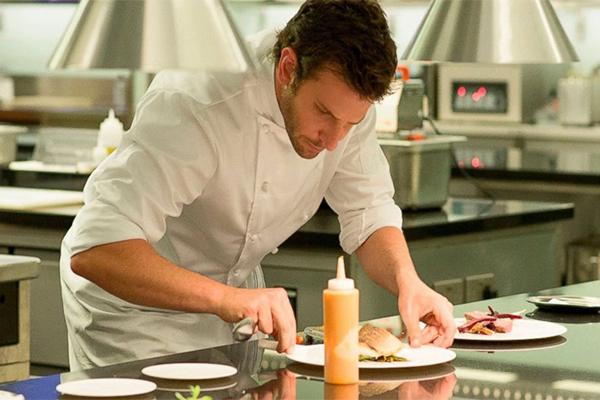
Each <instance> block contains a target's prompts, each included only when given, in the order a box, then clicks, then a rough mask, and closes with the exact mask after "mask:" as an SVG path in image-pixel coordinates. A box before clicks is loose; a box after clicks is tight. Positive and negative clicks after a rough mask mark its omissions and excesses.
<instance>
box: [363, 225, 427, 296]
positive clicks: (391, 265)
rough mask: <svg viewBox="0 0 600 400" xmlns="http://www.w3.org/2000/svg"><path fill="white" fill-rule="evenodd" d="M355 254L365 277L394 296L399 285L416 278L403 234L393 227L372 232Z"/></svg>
mask: <svg viewBox="0 0 600 400" xmlns="http://www.w3.org/2000/svg"><path fill="white" fill-rule="evenodd" d="M356 255H357V257H358V259H359V260H360V262H361V264H362V266H363V268H364V269H365V271H366V272H367V275H368V276H369V278H371V280H373V282H375V283H376V284H378V285H379V286H381V287H383V288H384V289H386V290H388V291H389V292H391V293H393V294H394V295H396V296H398V292H399V287H400V284H401V282H403V281H404V282H405V281H407V280H411V279H416V278H418V276H417V273H416V271H415V267H414V265H413V263H412V260H411V258H410V253H409V251H408V245H407V244H406V240H405V239H404V234H403V233H402V231H400V230H399V229H397V228H394V227H383V228H381V229H379V230H377V231H375V232H374V233H373V234H372V235H371V236H369V238H368V239H367V240H366V241H365V242H364V243H363V244H362V245H361V246H360V247H359V248H358V249H357V250H356Z"/></svg>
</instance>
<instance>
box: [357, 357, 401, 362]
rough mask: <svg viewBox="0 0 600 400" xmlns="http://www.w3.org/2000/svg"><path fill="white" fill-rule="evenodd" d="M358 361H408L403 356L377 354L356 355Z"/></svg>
mask: <svg viewBox="0 0 600 400" xmlns="http://www.w3.org/2000/svg"><path fill="white" fill-rule="evenodd" d="M358 361H373V362H394V361H408V360H407V359H406V358H404V357H398V356H394V355H391V356H379V357H368V356H361V355H359V356H358Z"/></svg>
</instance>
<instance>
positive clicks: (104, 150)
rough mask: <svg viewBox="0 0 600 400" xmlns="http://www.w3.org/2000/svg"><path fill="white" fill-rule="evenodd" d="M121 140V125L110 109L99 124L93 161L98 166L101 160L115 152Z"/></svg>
mask: <svg viewBox="0 0 600 400" xmlns="http://www.w3.org/2000/svg"><path fill="white" fill-rule="evenodd" d="M122 138H123V123H121V121H119V119H118V118H117V117H115V111H114V110H113V109H112V108H111V109H110V111H109V113H108V117H107V118H106V119H105V120H104V121H103V122H102V123H101V124H100V131H99V132H98V144H97V145H96V147H94V161H95V162H96V163H97V164H99V163H100V162H101V161H102V160H104V159H105V158H106V157H108V156H109V154H110V153H112V152H113V151H115V149H116V148H117V146H119V144H120V143H121V139H122Z"/></svg>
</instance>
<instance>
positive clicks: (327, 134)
mask: <svg viewBox="0 0 600 400" xmlns="http://www.w3.org/2000/svg"><path fill="white" fill-rule="evenodd" d="M343 137H344V131H343V129H340V128H337V127H336V128H330V129H328V130H322V131H320V132H319V140H320V142H321V147H324V148H325V149H326V150H328V151H334V150H335V148H336V147H337V145H338V142H339V141H340V139H341V138H343Z"/></svg>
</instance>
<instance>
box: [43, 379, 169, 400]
mask: <svg viewBox="0 0 600 400" xmlns="http://www.w3.org/2000/svg"><path fill="white" fill-rule="evenodd" d="M89 381H94V382H100V381H120V382H124V381H130V382H135V383H137V384H144V385H148V387H147V388H146V389H139V390H138V391H136V392H135V393H128V394H118V395H115V394H100V395H99V394H97V393H94V394H82V393H81V392H80V391H78V392H72V391H71V392H70V391H69V386H73V385H76V384H79V385H81V384H82V383H81V382H89ZM65 387H66V388H67V391H65V390H64V389H65ZM157 387H158V386H157V385H156V383H154V382H152V381H149V380H145V379H137V378H118V377H113V378H87V379H79V380H76V381H69V382H61V383H59V384H58V385H56V387H55V389H56V391H57V392H59V393H61V394H66V395H70V396H81V397H103V398H111V397H126V396H137V395H141V394H146V393H151V392H153V391H155V390H156V388H157ZM150 388H151V389H150ZM141 390H143V391H141Z"/></svg>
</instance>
